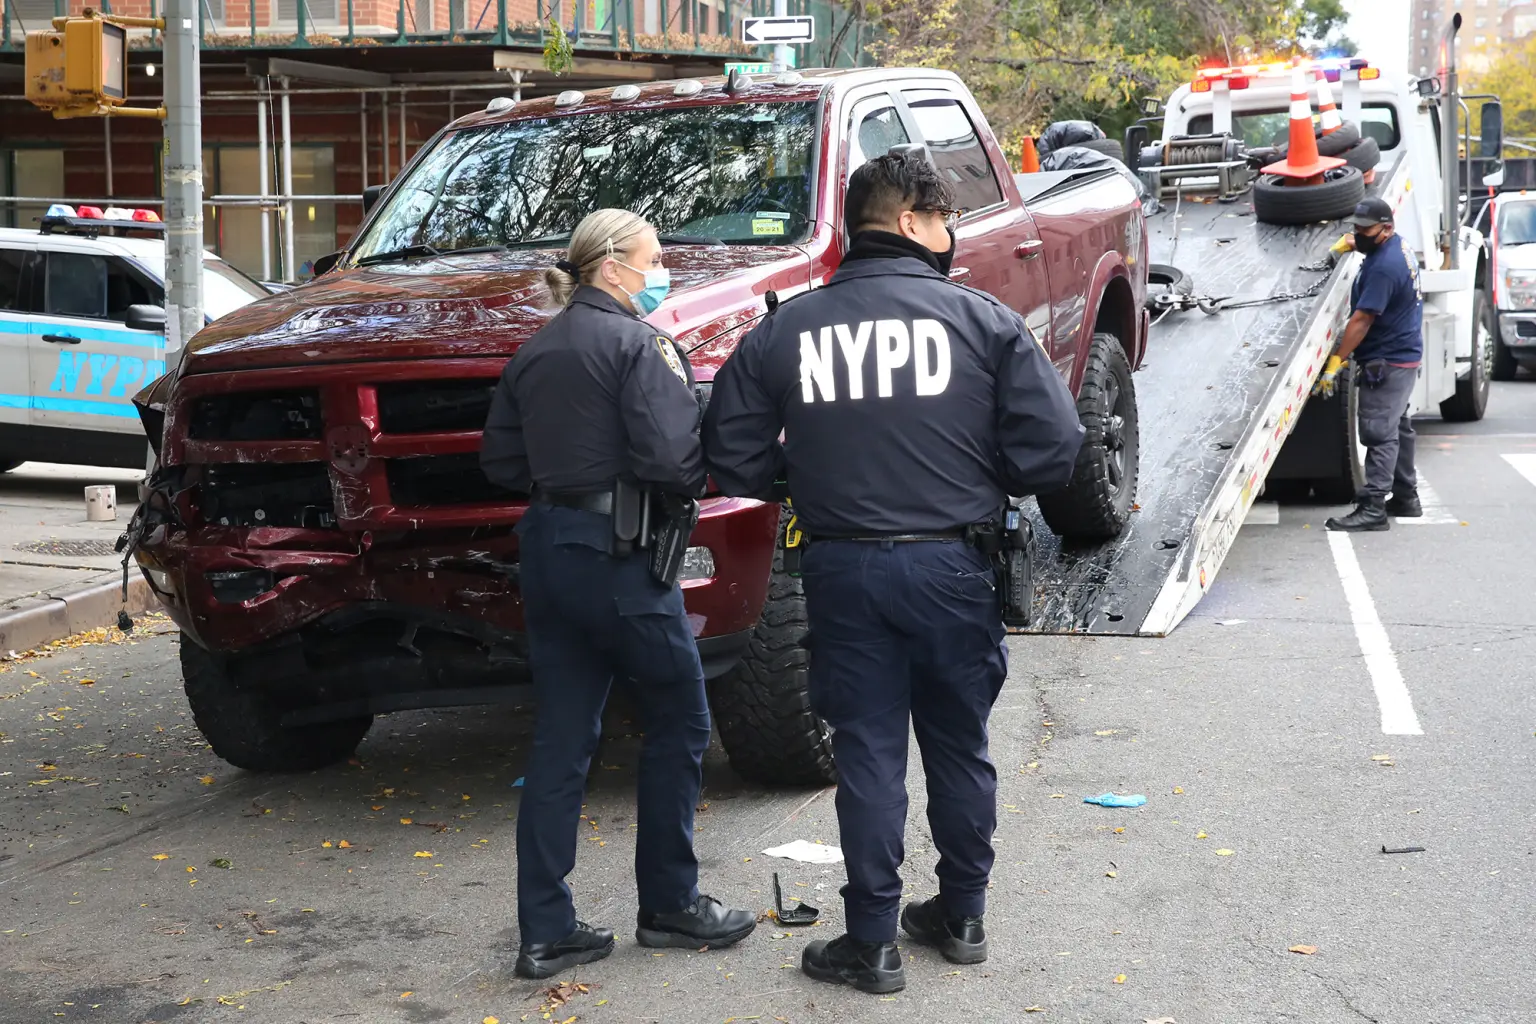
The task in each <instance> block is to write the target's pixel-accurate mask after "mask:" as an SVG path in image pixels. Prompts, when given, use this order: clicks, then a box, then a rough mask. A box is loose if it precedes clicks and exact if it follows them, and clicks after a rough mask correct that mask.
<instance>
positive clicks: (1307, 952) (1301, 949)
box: [1286, 945, 1317, 956]
mask: <svg viewBox="0 0 1536 1024" xmlns="http://www.w3.org/2000/svg"><path fill="white" fill-rule="evenodd" d="M1286 952H1287V953H1300V954H1301V955H1302V956H1311V955H1312V954H1313V953H1316V952H1317V947H1316V946H1299V945H1298V946H1292V947H1291V948H1290V949H1288V950H1286Z"/></svg>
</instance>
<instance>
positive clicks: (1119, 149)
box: [1076, 139, 1125, 163]
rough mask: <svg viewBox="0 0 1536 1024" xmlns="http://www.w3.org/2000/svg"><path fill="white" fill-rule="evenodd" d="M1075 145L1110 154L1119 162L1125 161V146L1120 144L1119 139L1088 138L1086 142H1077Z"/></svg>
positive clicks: (1106, 154)
mask: <svg viewBox="0 0 1536 1024" xmlns="http://www.w3.org/2000/svg"><path fill="white" fill-rule="evenodd" d="M1076 145H1078V146H1081V147H1083V148H1084V149H1091V150H1093V151H1094V152H1095V153H1103V154H1104V155H1105V156H1112V157H1114V158H1115V159H1116V160H1118V161H1120V162H1121V163H1125V147H1124V146H1122V145H1121V144H1120V140H1119V139H1089V140H1088V141H1087V142H1079V143H1076Z"/></svg>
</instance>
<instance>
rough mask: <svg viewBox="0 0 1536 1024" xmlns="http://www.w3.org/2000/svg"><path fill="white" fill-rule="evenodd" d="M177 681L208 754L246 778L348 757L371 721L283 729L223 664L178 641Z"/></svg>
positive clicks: (274, 713)
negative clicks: (242, 771)
mask: <svg viewBox="0 0 1536 1024" xmlns="http://www.w3.org/2000/svg"><path fill="white" fill-rule="evenodd" d="M181 675H182V680H183V682H184V684H185V687H186V691H187V703H188V704H190V705H191V706H192V718H193V720H194V721H195V722H196V723H197V728H198V729H199V730H200V731H201V732H202V734H203V738H204V739H206V740H207V741H208V744H209V746H211V747H213V752H214V753H215V754H217V755H219V756H220V757H222V758H223V759H224V760H226V761H228V762H229V763H230V764H232V765H234V766H235V767H236V768H244V769H245V770H246V771H252V772H303V771H311V770H313V769H315V768H324V767H325V766H326V765H330V764H335V763H336V762H337V761H343V760H345V759H347V758H348V757H351V756H352V753H353V751H355V750H357V745H358V744H359V743H361V742H362V740H363V736H365V735H366V734H367V732H368V728H369V727H370V726H371V725H373V716H372V715H364V716H362V717H360V718H348V719H344V720H342V721H339V722H322V723H320V724H318V725H302V726H283V725H280V724H278V723H279V721H280V719H281V718H282V711H281V710H280V709H279V708H277V707H274V706H273V705H272V703H271V702H269V701H267V700H266V699H264V698H263V695H262V692H261V690H260V689H259V688H258V687H257V686H253V685H250V684H249V682H247V681H246V680H242V679H240V678H239V674H238V673H237V672H235V671H233V670H232V666H231V662H230V660H229V659H228V658H225V657H221V656H220V655H217V654H213V653H211V652H209V651H207V650H204V649H203V648H202V647H199V646H198V645H197V644H195V643H193V642H192V641H191V640H188V639H185V638H183V639H182V641H181Z"/></svg>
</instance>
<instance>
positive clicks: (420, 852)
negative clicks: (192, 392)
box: [415, 850, 432, 859]
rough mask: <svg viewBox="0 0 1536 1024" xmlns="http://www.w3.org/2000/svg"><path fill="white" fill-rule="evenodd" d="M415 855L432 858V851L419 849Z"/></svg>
mask: <svg viewBox="0 0 1536 1024" xmlns="http://www.w3.org/2000/svg"><path fill="white" fill-rule="evenodd" d="M415 856H417V857H424V858H427V859H431V857H432V851H431V850H417V851H416V853H415Z"/></svg>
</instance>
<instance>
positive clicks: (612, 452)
mask: <svg viewBox="0 0 1536 1024" xmlns="http://www.w3.org/2000/svg"><path fill="white" fill-rule="evenodd" d="M698 423H699V405H698V399H697V398H696V397H695V395H694V382H693V369H692V367H690V366H689V365H688V360H687V358H686V357H685V356H684V355H683V353H682V352H681V351H680V350H679V349H678V347H677V344H676V343H675V342H674V341H673V340H672V339H671V338H670V337H668V336H667V335H666V334H663V333H660V332H658V331H657V330H656V328H654V327H652V326H651V325H650V324H648V323H646V322H645V321H644V320H641V319H640V318H639V317H637V316H635V314H634V313H632V312H630V311H629V310H628V309H626V308H625V307H624V306H622V305H621V304H620V303H619V301H618V300H617V299H615V298H613V297H612V296H610V295H609V294H608V293H607V292H604V291H602V290H601V289H599V288H593V287H591V286H590V285H582V286H581V287H579V288H577V290H576V293H575V295H574V296H573V297H572V299H571V304H570V305H569V306H567V307H566V308H565V309H564V310H562V311H561V312H560V313H559V314H558V315H557V316H555V318H554V319H552V320H550V321H549V323H547V324H545V325H544V326H543V327H541V328H539V330H537V331H536V332H534V334H533V337H531V338H529V339H528V340H527V341H526V342H525V343H524V344H523V346H522V347H521V348H520V349H518V351H517V354H516V355H514V356H513V357H512V358H511V359H510V360H508V361H507V365H506V368H505V369H504V370H503V371H502V374H501V382H500V384H498V385H497V387H496V393H495V395H494V397H493V398H492V400H491V411H490V415H489V416H488V417H487V419H486V424H485V437H484V441H483V442H482V445H481V449H480V466H481V468H482V469H484V470H485V475H486V476H487V477H489V478H490V479H491V481H492V482H494V483H496V484H499V485H501V486H502V487H505V488H508V489H509V490H513V491H519V492H522V493H525V494H526V493H528V492H530V491H531V490H532V489H533V488H534V486H535V485H537V486H538V487H540V488H542V489H544V490H548V491H564V492H569V493H577V494H590V493H598V492H603V491H608V490H611V489H612V487H613V483H614V481H615V480H618V479H621V478H622V479H624V480H628V481H630V482H638V483H640V484H647V485H650V486H651V487H652V488H654V489H657V490H661V491H667V492H671V493H675V494H685V495H688V496H689V497H692V496H694V495H696V494H698V493H699V491H700V490H702V488H703V486H704V462H703V455H702V453H701V452H700V449H699V438H698V433H697V430H698Z"/></svg>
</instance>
